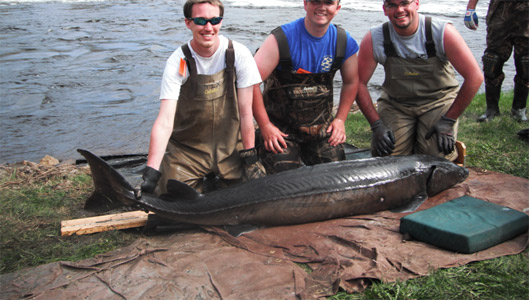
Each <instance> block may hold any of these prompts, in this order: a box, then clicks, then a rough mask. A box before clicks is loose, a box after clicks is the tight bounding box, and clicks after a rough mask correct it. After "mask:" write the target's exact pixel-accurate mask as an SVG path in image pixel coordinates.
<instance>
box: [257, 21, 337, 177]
mask: <svg viewBox="0 0 529 300" xmlns="http://www.w3.org/2000/svg"><path fill="white" fill-rule="evenodd" d="M337 33H338V34H337V38H336V55H335V56H336V57H335V59H334V62H333V64H332V66H331V70H330V71H329V72H327V73H309V74H299V73H296V70H293V69H292V60H291V57H290V48H289V46H288V41H287V38H286V35H285V33H284V32H283V30H282V29H281V27H277V28H276V29H274V30H273V31H272V34H273V35H274V37H275V38H276V40H277V43H278V47H279V56H280V59H279V65H278V66H280V68H276V69H275V70H274V71H273V72H272V74H271V75H270V76H269V78H268V79H267V80H266V81H265V87H264V91H263V101H264V104H265V107H266V110H267V113H268V115H269V118H270V121H271V122H272V123H273V124H274V125H276V126H277V127H278V128H279V129H280V130H281V131H283V132H284V133H286V134H288V135H289V136H288V137H287V138H286V142H287V148H286V149H283V151H284V152H283V153H279V154H273V153H272V152H268V151H266V150H265V149H264V146H263V145H262V144H263V143H262V141H261V142H258V149H259V153H260V155H261V160H262V162H263V165H264V166H265V168H266V169H267V173H268V174H272V173H277V172H281V171H284V170H289V169H294V168H297V167H299V166H301V164H302V162H303V163H305V164H306V165H314V164H318V163H323V162H331V161H338V160H343V159H345V154H344V151H343V146H342V145H339V146H336V147H332V146H330V145H329V143H328V139H329V137H330V134H329V133H326V132H325V131H326V130H327V127H328V126H329V125H330V124H331V122H332V120H333V116H332V110H333V96H334V93H333V78H334V75H335V74H336V71H338V70H339V69H340V67H341V65H342V62H343V59H344V56H345V50H346V49H345V48H346V45H347V35H346V32H345V30H344V29H343V28H341V27H337ZM257 137H258V138H261V139H262V137H261V136H260V135H259V134H258V135H257Z"/></svg>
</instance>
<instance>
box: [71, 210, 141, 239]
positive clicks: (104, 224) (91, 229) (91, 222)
mask: <svg viewBox="0 0 529 300" xmlns="http://www.w3.org/2000/svg"><path fill="white" fill-rule="evenodd" d="M148 216H149V213H146V212H144V211H131V212H125V213H118V214H111V215H103V216H97V217H90V218H81V219H74V220H66V221H62V222H61V236H69V235H73V234H76V235H83V234H90V233H96V232H103V231H109V230H119V229H127V228H135V227H141V226H145V224H147V218H148Z"/></svg>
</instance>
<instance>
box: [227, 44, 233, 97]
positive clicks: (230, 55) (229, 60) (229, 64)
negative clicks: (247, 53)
mask: <svg viewBox="0 0 529 300" xmlns="http://www.w3.org/2000/svg"><path fill="white" fill-rule="evenodd" d="M225 72H226V75H227V84H228V95H229V96H233V95H235V90H234V85H235V84H234V83H235V50H233V42H232V40H229V42H228V49H226V71H225Z"/></svg>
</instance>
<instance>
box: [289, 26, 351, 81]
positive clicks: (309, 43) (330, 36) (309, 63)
mask: <svg viewBox="0 0 529 300" xmlns="http://www.w3.org/2000/svg"><path fill="white" fill-rule="evenodd" d="M303 22H304V18H300V19H297V20H295V21H293V22H290V23H288V24H284V25H282V26H281V28H282V29H283V32H284V33H285V35H286V37H287V40H288V46H289V48H290V56H291V59H292V67H293V69H294V70H297V69H299V68H302V69H304V70H306V71H309V72H311V73H326V72H329V71H330V70H331V66H332V64H333V62H334V58H335V57H336V49H335V48H336V37H337V29H336V26H335V25H333V24H331V26H329V29H328V30H327V32H326V33H325V35H324V36H323V37H321V38H318V37H314V36H312V35H311V34H310V33H308V31H307V29H306V28H305V24H304V23H303ZM357 52H358V43H357V42H356V40H355V39H353V38H352V37H351V35H350V34H349V32H347V47H346V51H345V56H344V61H345V60H347V59H348V58H349V57H351V56H352V55H354V54H356V53H357Z"/></svg>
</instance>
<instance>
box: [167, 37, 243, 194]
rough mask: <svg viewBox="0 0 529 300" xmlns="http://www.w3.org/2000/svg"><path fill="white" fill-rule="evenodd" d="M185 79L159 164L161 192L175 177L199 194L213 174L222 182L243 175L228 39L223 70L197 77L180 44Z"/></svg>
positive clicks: (192, 63) (233, 58) (188, 52)
mask: <svg viewBox="0 0 529 300" xmlns="http://www.w3.org/2000/svg"><path fill="white" fill-rule="evenodd" d="M182 50H183V52H184V55H185V57H186V61H187V65H188V69H189V78H188V79H187V81H186V82H185V83H184V85H182V88H181V92H180V97H179V99H178V103H177V107H176V114H175V120H174V127H173V133H172V134H171V138H170V139H169V145H168V146H167V152H166V154H165V156H164V159H163V161H162V166H161V171H162V174H163V175H162V179H161V181H160V184H159V185H158V186H159V187H160V192H161V193H163V192H165V185H166V183H167V180H168V179H177V180H180V181H183V182H185V183H187V184H188V185H190V186H192V187H194V188H195V189H197V190H199V191H202V187H203V186H202V185H203V177H204V176H206V175H208V174H211V173H213V174H216V175H217V176H218V177H219V178H220V179H221V180H224V181H227V182H230V181H234V182H236V181H238V180H240V178H241V176H242V167H241V160H240V157H239V153H238V151H239V150H242V142H241V135H240V117H239V108H238V103H237V97H236V93H235V91H236V86H235V82H236V78H235V77H236V76H235V67H234V65H235V55H234V50H233V44H232V42H231V41H230V42H229V46H228V49H227V50H226V69H224V70H222V71H219V72H217V73H215V74H213V75H201V74H197V67H196V62H195V59H194V58H193V57H192V55H191V51H190V50H189V47H188V46H187V45H184V46H182Z"/></svg>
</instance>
